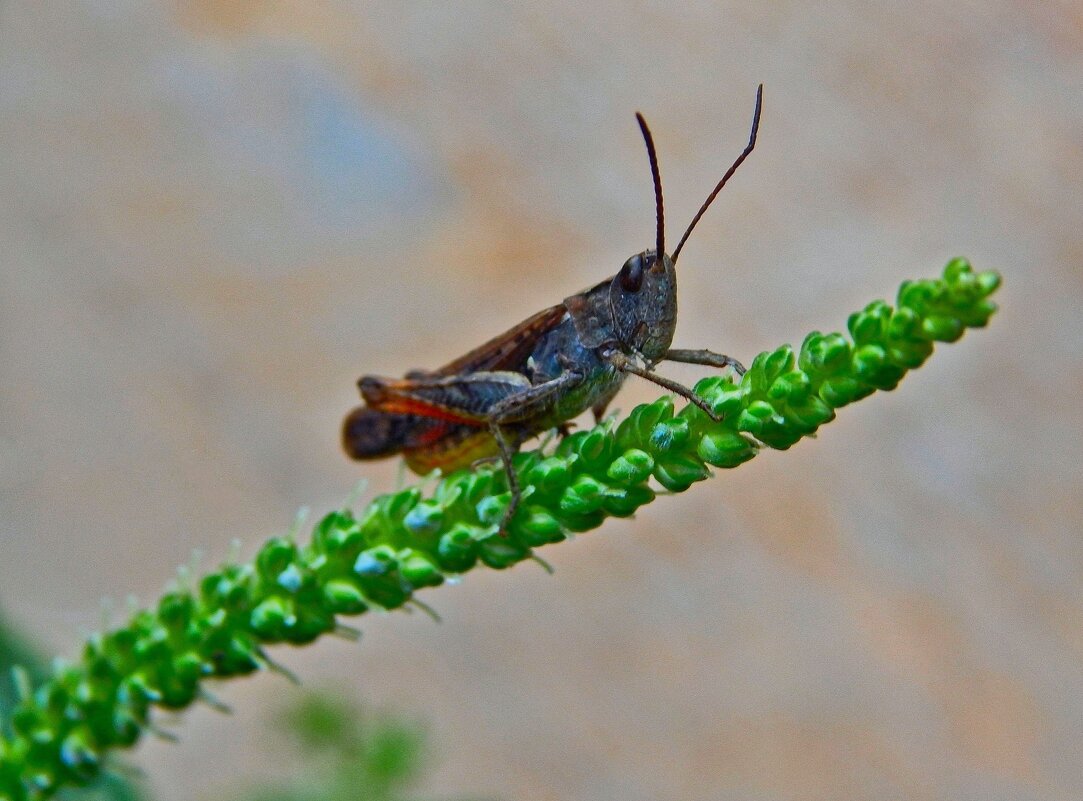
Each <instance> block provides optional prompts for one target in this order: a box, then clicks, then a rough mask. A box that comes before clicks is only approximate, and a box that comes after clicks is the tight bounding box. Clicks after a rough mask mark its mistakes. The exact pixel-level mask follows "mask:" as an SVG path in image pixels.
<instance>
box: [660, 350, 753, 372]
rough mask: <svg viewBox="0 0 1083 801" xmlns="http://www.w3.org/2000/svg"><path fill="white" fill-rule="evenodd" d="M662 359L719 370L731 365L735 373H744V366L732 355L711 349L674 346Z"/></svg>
mask: <svg viewBox="0 0 1083 801" xmlns="http://www.w3.org/2000/svg"><path fill="white" fill-rule="evenodd" d="M662 360H663V361H667V362H681V363H683V364H702V365H704V366H706V367H717V368H718V369H720V370H724V369H726V368H727V367H732V368H733V370H734V371H735V372H736V373H737V375H744V374H745V366H744V365H743V364H741V363H740V362H739V361H737V360H736V359H734V358H733V357H732V356H726V355H725V354H724V353H715V352H714V351H713V350H706V349H701V350H686V349H683V348H675V349H671V350H667V351H666V355H665V356H663V357H662Z"/></svg>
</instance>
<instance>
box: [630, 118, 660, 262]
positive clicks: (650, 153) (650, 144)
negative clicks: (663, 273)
mask: <svg viewBox="0 0 1083 801" xmlns="http://www.w3.org/2000/svg"><path fill="white" fill-rule="evenodd" d="M636 121H637V122H638V123H639V130H641V131H642V132H643V140H644V141H645V142H646V143H647V158H649V159H650V160H651V178H653V179H654V217H655V220H657V222H658V235H657V238H656V239H655V251H654V252H655V261H656V262H657V263H658V264H661V263H662V257H663V256H665V253H666V215H665V212H664V211H663V209H662V176H661V174H660V173H659V171H658V154H657V153H656V152H655V150H654V137H652V136H651V129H650V128H648V127H647V121H646V120H645V119H643V115H642V114H640V113H639V112H638V111H637V112H636Z"/></svg>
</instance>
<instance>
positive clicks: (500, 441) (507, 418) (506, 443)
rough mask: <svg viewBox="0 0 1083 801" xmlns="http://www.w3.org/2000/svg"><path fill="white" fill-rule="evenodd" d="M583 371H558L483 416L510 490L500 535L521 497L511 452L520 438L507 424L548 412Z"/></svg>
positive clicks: (581, 376)
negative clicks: (558, 372) (497, 451)
mask: <svg viewBox="0 0 1083 801" xmlns="http://www.w3.org/2000/svg"><path fill="white" fill-rule="evenodd" d="M585 377H586V375H585V373H583V372H582V371H578V370H568V371H566V372H563V373H561V374H560V375H559V376H557V377H556V378H554V379H553V380H552V381H546V382H545V383H544V384H538V385H537V386H532V387H530V388H529V389H524V390H523V391H521V392H517V393H515V394H514V395H509V396H508V397H506V398H503V399H501V400H499V401H497V402H496V403H494V404H493V406H492V408H490V409H489V412H488V414H487V415H486V419H487V420H488V423H489V431H490V432H491V433H492V435H493V439H495V440H496V444H497V447H499V449H500V460H501V461H502V462H503V464H504V472H505V473H506V474H507V476H508V490H509V491H510V492H511V501H510V502H509V503H508V508H507V510H506V511H505V512H504V518H503V520H501V521H500V535H501V536H502V537H506V536H507V535H508V533H507V529H508V523H510V522H511V519H512V518H513V517H514V516H515V512H516V511H517V510H518V509H519V503H520V502H521V501H522V499H523V494H522V489H521V488H520V486H519V477H518V476H517V475H516V474H515V467H514V466H513V465H512V461H511V460H512V456H514V455H515V452H516V451H517V450H518V448H519V445H520V441H518V440H512V439H509V437H508V434H509V432H508V430H507V429H508V428H510V427H512V426H513V425H514V424H515V423H524V422H528V421H529V420H530V419H531V418H535V417H538V416H539V415H541V414H544V413H545V412H547V411H548V410H549V409H550V408H551V406H552V403H553V400H554V399H556V398H559V397H560V396H561V395H562V394H563V393H565V392H567V391H568V390H569V389H572V388H573V387H575V386H577V385H579V384H581V383H583V380H584V379H585Z"/></svg>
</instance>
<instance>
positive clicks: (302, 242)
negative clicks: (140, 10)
mask: <svg viewBox="0 0 1083 801" xmlns="http://www.w3.org/2000/svg"><path fill="white" fill-rule="evenodd" d="M207 47H214V45H213V44H211V45H207ZM208 55H214V56H217V57H210V58H209V57H208ZM158 76H159V84H158V86H157V91H158V92H160V94H161V97H160V99H159V100H160V102H162V103H165V104H168V106H169V107H170V108H171V109H172V113H173V114H174V115H176V116H177V117H179V124H180V125H183V126H190V129H189V130H185V131H180V132H178V141H179V142H180V141H183V143H184V144H183V145H181V146H183V147H188V148H198V149H199V150H200V151H202V152H199V153H193V154H190V155H187V156H185V158H194V159H195V160H197V161H198V162H199V163H201V164H203V165H209V166H210V168H211V169H212V170H213V171H214V172H215V173H216V174H217V175H218V177H219V180H222V181H223V182H224V183H227V184H229V183H233V184H234V185H235V186H236V187H237V188H238V189H239V188H241V187H244V188H245V189H244V191H247V192H253V191H256V192H259V193H260V194H261V195H263V197H262V198H249V199H248V200H249V202H245V203H243V204H241V205H239V206H238V205H237V204H231V203H222V204H221V206H220V208H219V212H220V213H218V214H216V215H214V216H213V222H212V224H213V231H214V234H215V237H214V241H215V242H216V243H217V244H218V245H219V246H220V247H221V250H222V253H223V255H224V256H227V257H229V258H231V259H236V260H238V261H242V262H247V263H250V264H253V265H258V268H259V270H260V271H261V274H267V273H266V271H267V270H268V268H269V270H270V274H272V275H273V274H274V273H275V272H278V271H281V270H284V269H289V267H290V265H292V266H293V267H294V268H295V269H303V267H304V265H307V264H311V263H312V262H313V261H316V260H319V259H321V258H326V257H328V256H333V255H335V254H341V253H351V252H355V251H356V250H357V248H358V247H359V246H361V245H366V244H368V245H369V246H371V247H374V249H375V250H377V251H379V250H382V249H384V248H387V247H393V246H394V244H395V242H396V240H398V239H401V238H403V237H409V236H416V235H417V234H418V233H419V231H423V230H424V228H425V227H426V225H427V224H428V223H429V222H430V221H431V220H432V218H433V217H434V215H435V213H436V211H437V209H438V207H439V206H440V205H441V204H443V203H446V202H448V200H449V197H450V193H451V192H452V191H453V187H452V183H451V182H450V181H449V180H448V178H447V176H444V175H440V174H439V170H438V168H437V165H436V163H435V162H434V161H433V160H432V159H431V158H430V157H429V155H428V154H427V153H426V151H425V149H424V147H423V145H422V143H421V142H420V141H419V140H418V139H417V137H416V136H412V135H411V134H410V132H409V131H408V130H405V129H402V128H401V127H400V128H396V127H395V126H394V125H393V124H392V123H391V121H390V120H389V119H388V118H387V117H385V116H383V115H382V114H381V113H380V111H379V110H378V109H377V108H375V107H367V106H366V105H365V98H364V97H363V95H362V94H361V93H360V92H359V91H358V90H357V88H356V87H352V86H349V85H347V83H346V82H345V80H344V76H343V75H342V74H341V73H338V72H335V71H334V70H332V69H331V68H330V66H329V65H328V64H327V63H325V62H324V61H323V60H322V59H321V58H320V56H319V55H318V54H316V53H314V52H311V51H309V50H307V49H306V48H305V47H303V46H282V45H276V44H273V43H255V44H253V45H251V46H248V47H242V48H238V49H231V50H230V51H228V52H224V51H223V52H219V53H215V54H208V53H206V52H202V51H200V50H197V51H192V50H174V51H170V52H169V53H167V54H165V55H163V56H162V58H161V60H160V61H159V63H158ZM230 176H235V179H234V180H232V181H231V178H230ZM253 208H254V209H256V210H258V213H256V214H253V213H252V211H253ZM372 243H376V244H375V245H372Z"/></svg>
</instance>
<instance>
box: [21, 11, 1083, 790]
mask: <svg viewBox="0 0 1083 801" xmlns="http://www.w3.org/2000/svg"><path fill="white" fill-rule="evenodd" d="M760 81H763V82H764V83H765V85H766V89H765V110H764V116H763V127H762V131H761V138H760V143H759V147H758V148H757V151H756V152H755V154H754V155H753V156H752V158H751V159H750V160H749V161H748V163H747V164H746V166H744V167H743V168H742V170H741V171H740V172H739V173H738V174H737V176H736V178H735V179H734V181H733V182H732V183H731V185H730V187H729V188H727V189H726V191H725V193H724V194H723V195H722V197H721V198H720V199H719V201H718V202H717V203H716V205H715V207H714V208H712V210H711V213H710V214H709V215H708V216H707V217H706V218H705V220H704V222H703V223H702V224H701V226H700V228H699V229H698V230H697V233H696V235H695V236H694V237H693V239H692V240H691V243H690V244H689V246H688V248H687V250H686V251H685V254H684V256H683V258H682V260H681V262H682V263H681V273H680V282H681V287H680V297H681V319H680V324H679V327H678V335H677V344H678V345H680V346H684V347H706V346H709V347H712V348H716V349H719V350H724V351H725V352H727V353H731V354H733V355H735V356H738V357H741V358H743V359H745V360H746V361H747V360H750V359H751V358H752V356H753V355H755V353H756V352H758V351H759V350H761V349H763V348H767V347H774V346H775V345H777V344H779V343H781V342H784V341H791V342H799V341H800V339H801V337H802V336H803V335H804V334H805V333H806V332H807V331H808V330H810V329H812V328H821V329H829V328H838V327H840V326H842V325H843V324H844V321H845V317H846V315H847V314H848V313H849V312H850V311H851V310H853V309H855V308H857V307H859V306H860V305H862V304H864V303H865V302H866V301H868V300H871V299H873V298H875V297H881V296H884V295H887V294H890V293H891V292H893V291H894V288H895V287H896V286H897V284H898V282H899V281H900V280H901V279H903V278H906V277H920V276H927V275H935V274H937V273H938V272H939V271H940V269H941V268H942V266H943V263H944V262H945V260H946V259H947V258H948V257H950V256H953V255H956V254H961V255H966V256H968V257H970V258H971V259H972V260H973V261H974V263H975V264H976V266H977V267H978V268H979V269H989V268H995V269H999V270H1001V271H1002V272H1003V274H1004V277H1005V286H1004V288H1003V290H1002V292H1001V293H1000V296H999V300H1000V302H1001V303H1002V305H1003V310H1002V311H1001V313H1000V314H999V315H998V316H997V317H996V318H995V320H994V323H993V325H992V327H991V328H990V329H989V330H987V331H984V332H977V333H970V334H968V335H967V336H966V337H965V338H964V340H963V341H962V342H960V343H959V344H957V345H954V346H949V347H944V348H942V349H941V351H940V352H939V353H938V354H937V356H936V357H935V358H934V359H932V361H931V362H930V363H929V364H928V365H927V367H926V368H924V369H922V370H920V371H919V372H917V373H915V374H914V375H912V376H910V377H909V378H908V379H907V380H906V381H905V382H904V383H903V385H902V386H901V387H900V389H899V390H898V391H897V392H895V393H891V394H884V395H880V396H877V397H875V398H872V399H870V400H868V401H866V402H863V403H861V404H858V405H857V406H855V407H853V408H851V409H847V410H845V411H844V412H843V413H842V414H841V416H840V418H839V420H838V421H837V422H836V423H834V424H832V425H831V426H829V427H827V428H826V429H824V431H823V432H822V434H821V436H820V438H819V439H818V440H815V441H810V442H806V443H803V444H801V445H800V446H799V447H797V448H795V449H794V450H793V451H791V452H789V453H785V454H780V453H766V454H764V455H763V456H762V458H760V459H757V460H756V461H755V462H753V463H751V464H749V465H746V466H744V467H742V468H741V469H740V470H737V471H733V472H730V473H725V474H722V475H720V476H718V477H717V478H716V479H715V480H713V481H711V482H708V483H707V484H703V485H699V486H697V487H695V488H694V489H693V490H692V491H690V492H689V493H688V494H687V495H685V496H683V497H681V498H672V499H663V500H661V501H660V502H659V503H657V504H655V505H653V506H651V507H650V508H648V509H646V510H644V511H643V512H642V513H641V514H640V515H639V517H638V519H637V520H635V521H634V522H629V521H613V522H610V523H608V524H607V525H606V526H605V527H604V529H602V530H601V531H600V532H598V533H594V534H591V535H589V536H583V537H580V538H577V539H576V540H575V541H574V542H572V543H567V544H564V545H561V546H560V547H556V548H551V549H549V550H548V551H546V552H545V553H544V555H545V557H546V558H547V559H549V560H551V561H552V563H553V564H554V565H555V567H556V569H557V572H556V575H555V576H552V577H549V576H547V575H545V574H544V573H543V572H542V571H541V570H540V569H538V568H537V567H536V566H534V565H532V564H524V565H521V566H519V567H518V568H516V569H514V570H513V571H511V572H510V573H495V572H477V573H474V574H471V575H470V576H469V577H468V578H467V579H466V580H465V581H463V583H462V584H461V585H460V586H458V587H445V588H441V589H439V590H437V591H433V592H431V593H428V594H427V595H426V596H425V599H426V600H427V601H429V602H430V603H432V604H433V605H434V606H435V607H437V608H438V609H439V611H440V612H441V613H442V615H443V616H444V623H443V624H442V625H439V626H437V625H434V624H433V623H432V622H431V621H430V620H428V619H426V618H425V617H424V616H421V615H413V616H408V615H405V614H392V615H384V616H370V617H367V618H364V619H363V620H362V621H361V622H362V624H363V628H364V630H365V638H364V641H363V642H362V643H361V644H360V645H359V646H355V645H349V644H346V643H343V642H340V641H327V642H322V643H319V644H316V645H314V646H313V647H310V648H307V649H304V650H301V651H296V652H293V651H286V650H284V651H280V652H278V656H279V658H281V659H282V661H284V662H286V663H287V664H288V665H290V666H291V667H292V668H294V669H295V670H296V671H298V672H299V673H300V674H302V676H304V678H305V679H306V681H308V682H309V683H311V684H314V685H319V684H322V683H338V684H344V685H346V686H347V687H348V688H349V689H350V691H351V692H356V693H357V694H358V696H359V697H361V698H363V699H365V700H367V701H369V702H372V703H376V704H378V705H382V706H388V707H391V708H394V709H396V710H397V711H400V712H403V713H405V714H407V715H409V716H411V717H414V718H419V719H423V720H426V721H428V723H429V725H430V727H431V731H432V740H433V746H434V750H435V752H436V754H437V767H436V770H435V771H434V772H433V773H432V774H431V775H430V777H429V778H428V780H427V783H426V786H425V788H423V790H425V791H426V792H428V793H429V794H430V795H432V796H440V797H450V796H454V795H456V794H466V793H473V794H483V795H486V796H489V797H498V798H504V799H540V800H542V801H547V800H548V799H554V800H555V799H598V800H599V801H602V800H608V799H614V800H615V799H621V800H622V801H638V800H639V799H643V800H644V801H646V799H682V801H699V800H700V799H702V800H703V801H707V800H708V799H712V800H713V799H723V800H724V799H756V800H759V799H764V800H768V799H769V800H774V799H780V800H782V799H785V800H789V799H794V800H795V801H796V800H797V799H825V800H826V799H877V800H880V799H910V800H912V801H918V800H921V799H930V800H933V799H937V800H940V799H943V800H945V801H947V799H951V800H952V801H960V800H962V799H982V801H996V800H997V799H1012V800H1013V801H1019V800H1020V799H1078V798H1079V797H1080V794H1081V793H1083V759H1081V755H1083V745H1081V744H1083V666H1081V665H1083V590H1081V587H1083V503H1081V500H1080V492H1079V483H1080V482H1079V469H1080V451H1081V448H1080V446H1081V444H1083V443H1081V442H1080V440H1081V431H1083V427H1081V423H1083V415H1081V412H1080V404H1079V400H1078V399H1079V396H1080V392H1081V391H1083V337H1081V333H1083V324H1081V322H1080V314H1079V308H1080V301H1081V299H1083V271H1081V262H1083V233H1081V226H1080V222H1081V219H1083V217H1081V215H1083V204H1081V190H1080V186H1081V183H1083V12H1081V10H1080V6H1079V5H1078V4H1077V3H1072V2H1067V0H1065V2H1059V3H1058V2H1036V3H1026V4H1024V3H1009V2H980V3H979V2H970V3H950V2H944V1H943V0H930V2H922V3H917V4H907V5H906V6H905V8H904V6H903V5H900V4H886V3H885V4H869V3H863V2H852V1H851V2H839V3H830V4H808V3H800V2H772V3H756V4H746V3H710V2H701V3H691V4H686V5H680V6H678V5H674V4H666V3H650V2H639V3H626V4H618V3H590V4H587V3H579V2H564V1H563V0H555V1H554V2H545V3H536V4H530V5H527V4H514V5H513V4H502V3H476V2H471V3H415V4H401V3H397V2H352V3H351V2H344V1H343V2H335V1H334V0H318V1H317V0H312V2H285V0H281V1H279V2H275V1H274V0H236V2H215V0H199V1H198V2H177V3H173V4H156V3H141V2H132V1H130V0H80V1H78V2H67V3H61V2H51V1H48V0H47V1H44V2H13V1H12V0H8V2H4V3H2V4H0V187H2V189H0V252H2V267H0V532H2V534H0V536H2V539H0V608H2V609H4V610H6V612H7V613H9V614H10V615H11V616H12V617H14V618H15V619H17V620H18V621H19V622H20V623H21V624H23V625H25V626H26V627H27V628H29V629H31V630H33V631H34V632H36V633H37V634H38V635H39V636H40V643H41V645H42V647H43V649H45V650H46V651H47V652H52V653H60V654H73V653H74V652H75V651H76V650H77V645H78V641H79V638H80V637H81V634H82V632H83V631H85V630H86V629H87V628H90V627H96V626H97V625H98V624H99V620H100V612H99V604H100V599H102V598H103V597H108V598H112V599H115V603H116V604H117V605H121V606H122V605H123V603H124V598H125V597H126V596H127V595H128V594H129V593H134V594H135V595H136V596H137V597H138V598H140V599H142V600H143V601H144V602H146V601H148V600H149V599H152V598H153V597H154V596H155V595H156V594H157V593H158V592H159V591H160V590H161V588H162V587H163V586H164V585H165V584H166V583H167V582H168V580H169V579H170V577H171V576H172V575H173V572H174V569H175V567H176V566H177V565H178V564H181V563H185V562H187V561H188V560H189V557H190V553H191V552H192V550H193V549H201V550H203V551H204V552H205V553H206V554H207V556H206V557H205V559H204V564H205V565H206V564H213V563H215V562H216V561H217V560H218V559H221V558H222V557H223V556H224V555H225V554H226V552H227V549H228V542H229V540H230V538H232V537H240V538H241V539H242V540H243V541H244V543H245V546H246V550H245V553H251V551H252V549H253V548H254V547H255V545H256V544H257V543H259V542H260V541H261V540H262V539H263V538H264V537H265V536H267V535H269V534H272V533H276V532H280V531H282V530H284V529H285V528H286V527H288V525H289V523H290V521H291V520H292V518H293V516H294V514H295V512H296V510H297V508H298V507H299V506H301V505H309V506H311V507H312V508H313V514H316V515H318V514H321V513H323V512H324V511H326V510H328V509H330V508H333V507H335V506H336V505H338V504H339V503H341V502H342V500H343V498H345V497H346V496H347V494H348V493H349V492H350V490H351V488H352V486H353V484H354V482H355V481H356V480H357V479H358V478H359V477H361V476H365V477H367V478H368V479H369V481H370V494H371V493H372V492H380V491H386V490H388V489H390V488H392V487H394V485H395V481H396V473H397V467H396V465H395V464H393V463H389V464H386V465H384V464H381V465H371V466H363V467H358V466H357V465H355V464H351V463H349V462H348V461H347V460H346V459H345V458H344V457H343V455H342V454H341V453H340V451H339V447H338V442H337V437H338V426H339V421H340V419H341V417H342V415H343V414H344V413H345V412H346V410H347V409H349V408H350V407H351V406H352V405H353V404H354V403H355V402H356V390H355V386H354V381H355V380H356V378H357V376H358V375H360V374H361V373H362V372H373V373H385V374H395V373H401V372H402V371H404V370H406V369H407V368H410V367H426V366H435V365H437V364H439V363H442V362H444V361H446V360H448V359H450V358H451V357H453V356H456V355H458V354H459V353H460V352H461V351H463V350H465V349H466V348H467V347H470V346H473V345H475V344H477V343H478V342H480V341H482V340H483V339H484V338H486V337H488V336H490V335H492V334H495V333H496V332H498V331H501V330H503V329H504V328H506V327H507V326H509V325H511V324H513V323H515V322H517V321H518V320H519V319H521V318H523V317H525V316H526V315H527V314H529V313H531V312H533V311H535V310H536V309H538V308H540V307H542V306H543V305H548V304H550V303H553V302H556V301H558V300H560V299H561V298H563V297H564V296H565V295H567V294H570V293H571V292H574V291H576V290H577V289H579V288H581V287H583V286H585V285H587V284H590V283H593V282H594V281H596V280H599V279H601V278H602V277H604V276H606V275H609V274H612V273H613V272H614V271H615V270H616V269H617V268H618V267H619V266H620V264H621V263H622V262H623V261H624V259H625V258H627V257H628V256H629V255H631V254H632V253H634V252H636V251H638V250H640V249H642V248H644V247H648V246H649V245H651V244H652V242H653V224H654V223H653V207H652V195H651V188H650V182H649V174H648V170H647V163H646V158H645V155H644V153H643V147H642V143H641V141H640V138H639V134H638V131H637V129H636V126H635V121H634V119H633V112H635V111H636V110H641V111H643V112H644V114H645V115H646V116H647V119H648V120H649V121H650V122H651V124H652V127H653V130H654V135H655V138H656V140H657V142H658V147H659V151H660V159H661V164H662V172H663V177H664V184H665V191H666V199H667V211H668V219H669V221H670V235H671V236H672V237H676V236H677V234H678V233H679V231H680V229H682V228H683V226H684V225H685V224H686V222H687V220H688V219H689V218H690V217H691V215H692V213H693V212H694V211H695V209H696V208H697V206H698V204H699V203H700V202H701V201H702V199H703V197H704V196H705V194H706V192H707V191H708V190H709V189H710V187H711V186H712V185H713V183H714V182H715V181H716V180H717V178H718V177H719V175H720V173H721V172H722V170H724V168H725V167H726V166H727V165H728V164H729V163H730V161H731V160H732V159H733V158H734V156H736V154H737V153H738V152H739V151H740V149H741V147H742V146H743V144H744V142H745V139H746V137H747V131H748V125H749V121H750V117H751V113H752V106H753V98H754V92H755V87H756V84H757V83H758V82H760ZM667 374H669V375H671V376H674V377H677V378H683V379H685V380H687V381H692V380H694V378H695V376H696V375H697V371H696V369H694V368H679V367H678V368H671V369H670V370H669V371H668V373H667ZM655 394H656V393H655V391H654V389H653V388H652V387H642V386H638V385H630V386H629V388H628V390H626V392H625V393H624V394H623V395H622V396H621V398H620V400H619V404H618V405H619V406H620V407H621V408H623V409H629V408H630V407H631V406H632V405H633V404H634V403H635V402H637V401H640V400H644V399H647V398H650V397H654V396H655ZM219 692H220V694H221V695H222V697H223V698H224V699H225V700H226V701H227V702H229V703H231V704H232V705H233V706H234V707H235V709H236V714H235V715H234V716H233V717H231V718H223V717H221V716H218V715H216V714H215V713H212V712H210V711H208V710H205V709H199V710H195V711H193V712H192V713H189V714H187V715H185V716H184V720H183V723H182V724H180V725H178V726H176V730H177V732H178V733H179V734H180V736H181V738H182V743H181V744H180V745H167V744H162V743H159V742H150V741H148V742H147V743H145V744H144V745H143V746H141V748H140V749H139V751H138V753H137V754H136V755H135V761H136V762H137V764H139V765H140V766H141V767H142V768H144V769H145V771H146V773H147V775H148V780H149V784H150V787H151V789H152V790H153V792H154V793H155V794H156V796H157V797H158V798H160V799H163V801H181V799H201V798H214V797H216V796H218V795H220V794H221V793H222V792H223V791H225V790H227V789H229V788H233V787H236V786H238V785H240V784H243V783H244V782H245V780H246V777H252V776H262V775H266V771H268V770H275V769H278V770H282V768H281V767H278V768H276V767H275V766H274V765H273V764H271V759H270V757H269V756H268V754H269V753H271V752H270V751H268V748H267V746H266V745H265V744H264V740H265V739H266V737H267V736H268V735H267V734H266V726H265V719H266V712H267V710H268V709H269V708H271V707H272V706H273V704H274V703H277V701H278V700H279V699H281V697H282V696H283V694H285V693H290V692H293V690H292V689H291V688H290V687H289V686H288V685H287V684H285V683H284V682H282V681H281V680H280V679H276V678H274V677H269V676H263V677H259V678H258V679H255V680H251V681H244V682H235V683H232V684H230V685H227V686H223V687H221V688H220V691H219Z"/></svg>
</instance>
